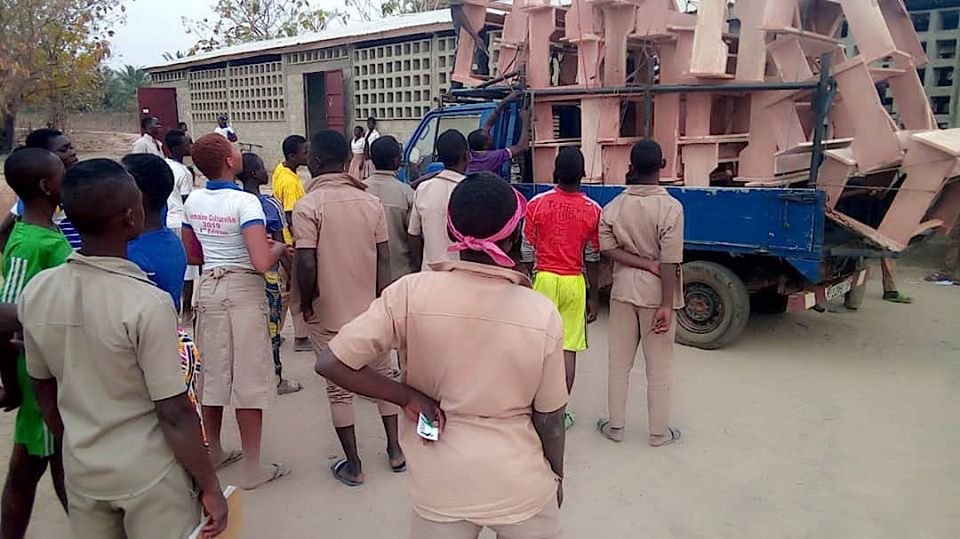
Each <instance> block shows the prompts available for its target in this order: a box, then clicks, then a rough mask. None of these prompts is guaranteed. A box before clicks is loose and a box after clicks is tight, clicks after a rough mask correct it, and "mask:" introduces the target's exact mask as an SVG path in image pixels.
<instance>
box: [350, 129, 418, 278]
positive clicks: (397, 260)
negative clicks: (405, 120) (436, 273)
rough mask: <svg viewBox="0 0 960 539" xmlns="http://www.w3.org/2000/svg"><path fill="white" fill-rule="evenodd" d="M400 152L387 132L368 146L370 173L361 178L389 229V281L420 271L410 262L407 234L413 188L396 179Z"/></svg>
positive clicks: (411, 255)
mask: <svg viewBox="0 0 960 539" xmlns="http://www.w3.org/2000/svg"><path fill="white" fill-rule="evenodd" d="M402 151H403V148H401V147H400V143H399V142H397V139H395V138H393V137H391V136H389V135H388V136H385V137H380V138H379V139H377V140H376V141H375V142H374V143H373V144H371V145H370V159H371V160H372V161H373V166H374V171H373V174H372V175H370V177H369V178H367V179H365V180H363V183H365V184H366V185H367V192H368V193H370V194H372V195H374V196H375V197H377V198H379V199H380V203H381V204H383V210H384V212H386V216H387V228H388V230H389V231H390V240H389V241H388V242H387V243H388V245H389V247H390V281H391V282H393V281H396V280H397V279H399V278H400V277H403V276H404V275H406V274H408V273H413V272H414V271H419V270H420V267H419V266H415V265H414V260H413V253H411V247H410V235H409V234H407V227H408V226H409V225H410V209H411V208H412V207H413V197H414V194H413V189H412V188H411V187H410V186H409V185H407V184H405V183H403V182H401V181H400V180H399V179H398V178H397V170H398V169H399V168H400V162H401V160H402V157H401V152H402Z"/></svg>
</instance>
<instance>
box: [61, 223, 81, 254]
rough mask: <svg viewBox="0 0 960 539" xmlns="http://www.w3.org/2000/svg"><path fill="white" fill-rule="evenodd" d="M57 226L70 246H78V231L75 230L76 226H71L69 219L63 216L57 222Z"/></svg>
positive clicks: (75, 247)
mask: <svg viewBox="0 0 960 539" xmlns="http://www.w3.org/2000/svg"><path fill="white" fill-rule="evenodd" d="M57 227H58V228H59V229H60V233H62V234H63V236H64V237H65V238H67V243H69V244H70V247H73V249H74V250H77V249H79V248H80V233H79V232H77V229H76V227H74V226H73V223H71V222H70V219H68V218H66V217H64V218H63V219H61V220H60V222H59V223H57Z"/></svg>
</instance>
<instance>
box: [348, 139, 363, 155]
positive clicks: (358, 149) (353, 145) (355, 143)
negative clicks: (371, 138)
mask: <svg viewBox="0 0 960 539" xmlns="http://www.w3.org/2000/svg"><path fill="white" fill-rule="evenodd" d="M365 145H366V141H365V140H364V139H363V137H360V138H358V139H353V140H352V141H350V149H351V150H353V153H354V154H361V153H363V147H364V146H365Z"/></svg>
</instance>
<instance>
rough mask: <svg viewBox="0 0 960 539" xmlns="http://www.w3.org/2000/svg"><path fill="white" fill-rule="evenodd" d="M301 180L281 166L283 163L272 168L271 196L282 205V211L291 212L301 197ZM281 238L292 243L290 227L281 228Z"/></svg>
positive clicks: (294, 173)
mask: <svg viewBox="0 0 960 539" xmlns="http://www.w3.org/2000/svg"><path fill="white" fill-rule="evenodd" d="M304 194H305V193H304V191H303V182H301V181H300V176H298V175H297V173H296V172H294V171H292V170H290V169H289V168H287V167H285V166H283V163H280V164H279V165H277V168H275V169H273V196H275V197H276V198H277V200H279V201H280V204H282V205H283V211H284V213H286V212H292V211H293V207H294V205H296V203H297V202H298V201H299V200H300V199H301V198H303V195H304ZM283 239H284V241H286V242H287V244H289V245H293V236H292V235H291V234H290V228H289V227H287V228H284V229H283Z"/></svg>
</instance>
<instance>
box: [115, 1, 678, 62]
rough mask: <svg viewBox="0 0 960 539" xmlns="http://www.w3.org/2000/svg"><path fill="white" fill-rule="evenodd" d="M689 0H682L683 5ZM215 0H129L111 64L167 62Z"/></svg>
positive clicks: (338, 5)
mask: <svg viewBox="0 0 960 539" xmlns="http://www.w3.org/2000/svg"><path fill="white" fill-rule="evenodd" d="M686 1H687V0H679V3H680V4H681V6H682V5H683V4H685V3H686ZM215 3H216V1H215V0H126V1H125V2H124V5H126V7H127V22H126V24H124V25H122V26H119V27H118V28H117V29H116V34H115V35H114V38H113V42H112V46H113V56H112V57H111V58H110V60H109V64H110V65H111V66H114V67H120V66H123V65H127V64H129V65H133V66H143V67H147V66H151V65H156V64H160V63H163V62H164V61H165V60H164V59H163V53H164V52H170V53H174V52H176V51H184V50H186V49H188V48H190V47H191V46H192V45H193V44H194V43H195V42H196V36H193V35H190V34H187V32H186V30H185V29H184V26H183V23H182V21H181V19H182V17H184V16H186V17H188V18H191V19H202V18H203V17H204V16H209V15H211V14H212V10H211V8H212V6H213V5H214V4H215ZM311 4H312V5H313V6H314V7H319V8H324V9H343V7H344V2H343V0H313V1H312V2H311Z"/></svg>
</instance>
